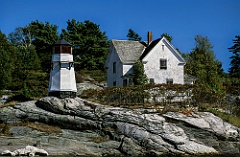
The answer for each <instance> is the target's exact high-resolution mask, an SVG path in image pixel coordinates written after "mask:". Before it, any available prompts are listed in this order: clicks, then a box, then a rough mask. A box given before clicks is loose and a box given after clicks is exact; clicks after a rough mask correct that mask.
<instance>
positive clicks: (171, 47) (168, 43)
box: [140, 37, 185, 63]
mask: <svg viewBox="0 0 240 157" xmlns="http://www.w3.org/2000/svg"><path fill="white" fill-rule="evenodd" d="M161 40H162V41H163V42H164V43H165V44H166V46H167V47H168V48H169V49H171V51H172V52H173V53H174V55H175V56H176V57H177V58H178V59H179V61H180V62H182V63H185V60H184V59H183V58H182V55H181V54H180V53H179V52H178V50H177V49H176V48H175V47H174V46H173V45H172V44H171V43H170V42H169V41H168V40H167V39H166V38H165V37H162V38H159V39H156V40H154V41H152V42H151V43H150V45H149V46H148V47H147V48H146V49H145V51H144V52H143V54H142V55H141V56H140V59H141V60H142V59H144V57H146V56H147V54H148V53H149V52H151V50H152V49H153V48H154V47H155V46H156V45H157V44H158V43H159V42H160V41H161Z"/></svg>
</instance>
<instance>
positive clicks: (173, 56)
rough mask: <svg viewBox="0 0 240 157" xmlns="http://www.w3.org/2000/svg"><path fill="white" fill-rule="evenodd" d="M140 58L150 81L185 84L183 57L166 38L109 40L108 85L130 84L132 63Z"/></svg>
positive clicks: (106, 63)
mask: <svg viewBox="0 0 240 157" xmlns="http://www.w3.org/2000/svg"><path fill="white" fill-rule="evenodd" d="M138 59H140V60H141V61H142V62H143V64H144V71H145V74H146V75H147V77H148V81H149V83H150V82H152V83H155V84H163V83H170V84H184V64H185V60H184V59H183V57H182V56H181V54H180V53H179V52H178V51H177V50H176V48H174V46H173V45H172V44H171V43H170V42H169V41H168V40H167V39H166V38H165V37H162V38H158V39H156V40H152V33H151V32H148V41H147V42H139V41H130V40H111V44H110V48H109V53H108V56H107V59H106V62H105V68H106V69H107V85H108V86H109V87H111V86H127V85H131V84H133V82H132V78H133V75H132V72H133V65H134V63H135V62H136V61H137V60H138Z"/></svg>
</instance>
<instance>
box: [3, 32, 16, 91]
mask: <svg viewBox="0 0 240 157" xmlns="http://www.w3.org/2000/svg"><path fill="white" fill-rule="evenodd" d="M15 51H16V50H15V47H14V46H13V45H11V44H10V43H9V41H8V40H7V38H6V36H5V34H3V33H2V32H1V31H0V90H1V89H7V88H9V87H10V86H11V83H12V72H13V68H14V64H13V62H14V59H15Z"/></svg>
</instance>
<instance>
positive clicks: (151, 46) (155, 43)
mask: <svg viewBox="0 0 240 157" xmlns="http://www.w3.org/2000/svg"><path fill="white" fill-rule="evenodd" d="M161 39H162V38H159V39H156V40H153V41H152V42H151V43H150V45H149V46H147V47H146V49H145V51H144V52H143V54H142V55H141V56H140V60H142V59H143V58H144V57H145V56H146V55H147V54H148V53H149V52H150V51H151V50H152V49H153V48H154V47H155V46H156V45H157V43H158V42H159V41H160V40H161Z"/></svg>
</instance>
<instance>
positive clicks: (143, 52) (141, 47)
mask: <svg viewBox="0 0 240 157" xmlns="http://www.w3.org/2000/svg"><path fill="white" fill-rule="evenodd" d="M161 40H163V42H164V43H165V44H166V45H167V46H168V47H169V48H170V49H171V50H172V51H173V53H174V55H175V56H176V57H177V58H178V59H179V61H180V62H182V63H185V60H184V59H183V58H182V56H181V54H180V53H179V52H178V51H177V50H176V48H174V46H173V45H172V44H171V43H170V42H169V41H168V40H167V39H166V38H165V37H162V38H158V39H156V40H153V41H152V42H151V43H150V45H147V44H146V43H145V42H139V41H132V40H112V44H113V46H114V48H115V49H116V52H117V54H118V56H119V58H120V60H121V62H122V63H123V64H133V63H135V62H136V61H137V60H138V59H140V60H143V59H144V58H145V57H146V56H147V54H149V52H151V50H152V49H153V48H154V47H155V46H156V45H157V44H158V43H159V42H160V41H161Z"/></svg>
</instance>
